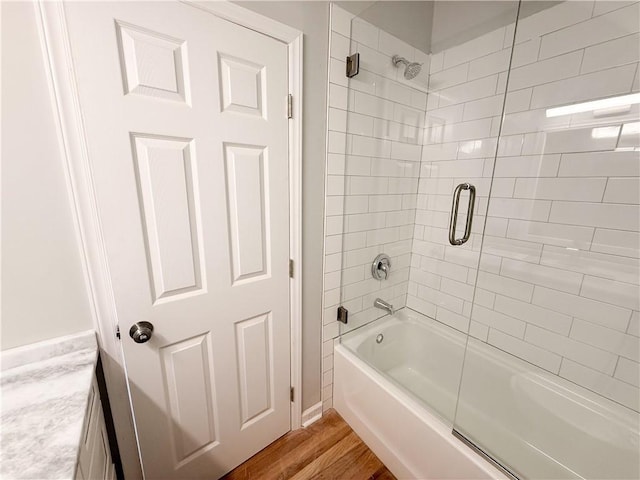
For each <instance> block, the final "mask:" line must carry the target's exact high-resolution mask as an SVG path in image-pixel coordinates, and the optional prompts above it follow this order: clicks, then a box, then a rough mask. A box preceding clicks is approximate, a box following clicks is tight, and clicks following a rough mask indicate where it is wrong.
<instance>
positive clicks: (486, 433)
mask: <svg viewBox="0 0 640 480" xmlns="http://www.w3.org/2000/svg"><path fill="white" fill-rule="evenodd" d="M525 6H526V3H523V4H522V8H525ZM525 14H526V11H521V14H520V18H519V21H518V25H517V30H516V34H515V47H514V53H513V58H512V61H511V70H510V75H509V79H508V86H507V95H506V101H505V112H504V119H503V123H502V125H501V131H500V137H499V145H498V153H497V157H496V159H495V164H494V167H493V172H492V177H493V185H492V188H491V194H490V198H489V202H488V210H487V217H486V225H487V226H486V229H485V235H484V238H483V244H482V250H481V260H480V269H479V272H478V278H477V283H476V290H475V295H474V298H473V305H472V311H471V326H470V331H469V337H468V342H467V348H466V356H465V361H464V368H463V373H462V379H461V384H460V390H459V398H458V405H457V411H456V416H455V422H454V432H455V433H456V434H458V435H459V436H461V437H462V438H464V439H466V440H467V441H469V442H470V443H472V444H473V445H475V446H476V447H477V448H478V449H480V450H481V451H482V452H484V453H485V454H487V455H488V456H490V457H491V458H492V459H494V460H496V461H497V462H498V463H499V464H501V465H502V466H504V467H505V468H506V469H507V470H508V471H510V472H511V473H513V474H514V475H515V476H517V477H519V478H532V479H533V478H536V479H538V478H549V479H551V478H553V479H558V478H563V479H564V478H593V479H596V478H598V479H602V478H611V479H626V478H629V479H631V478H634V479H637V478H639V477H640V471H639V469H640V453H639V452H640V444H639V417H638V411H639V410H640V405H639V404H640V393H639V389H638V387H639V385H640V369H639V365H638V361H639V360H640V339H639V338H638V337H639V335H640V314H639V312H638V311H639V310H640V295H639V292H640V290H639V284H640V263H639V257H640V234H639V228H640V206H639V205H640V156H639V155H640V151H639V150H640V117H639V112H640V110H639V107H640V93H638V92H639V91H640V86H639V79H638V75H639V72H638V61H639V59H640V52H639V49H640V41H639V34H638V30H639V27H640V23H639V22H638V18H640V9H639V4H638V3H629V2H610V1H596V2H585V1H577V2H562V3H559V4H551V6H549V7H548V8H545V9H544V10H542V11H539V12H537V13H534V14H531V15H526V16H525Z"/></svg>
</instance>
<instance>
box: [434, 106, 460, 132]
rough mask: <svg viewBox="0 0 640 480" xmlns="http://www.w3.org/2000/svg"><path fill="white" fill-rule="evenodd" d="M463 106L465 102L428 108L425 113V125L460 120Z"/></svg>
mask: <svg viewBox="0 0 640 480" xmlns="http://www.w3.org/2000/svg"><path fill="white" fill-rule="evenodd" d="M465 108H466V105H465V104H460V105H452V106H450V107H444V108H436V109H435V110H430V111H429V112H428V113H427V115H426V126H427V127H430V126H431V125H442V124H446V123H458V122H461V121H462V113H463V111H464V109H465Z"/></svg>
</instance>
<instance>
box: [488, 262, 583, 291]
mask: <svg viewBox="0 0 640 480" xmlns="http://www.w3.org/2000/svg"><path fill="white" fill-rule="evenodd" d="M500 274H501V275H504V276H506V277H510V278H515V279H517V280H522V281H525V282H529V283H534V284H536V285H541V286H544V287H549V288H553V289H555V290H560V291H563V292H568V293H574V294H577V293H578V292H579V291H580V284H581V283H582V274H580V273H576V272H567V271H566V270H561V269H558V268H551V267H546V266H543V265H535V264H531V263H528V262H520V261H518V260H512V259H509V258H505V259H503V260H502V267H501V269H500Z"/></svg>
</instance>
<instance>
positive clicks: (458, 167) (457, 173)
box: [431, 159, 484, 178]
mask: <svg viewBox="0 0 640 480" xmlns="http://www.w3.org/2000/svg"><path fill="white" fill-rule="evenodd" d="M431 167H432V170H431V177H435V178H458V177H481V176H482V171H483V168H484V160H483V159H472V160H450V161H443V162H433V163H432V164H431Z"/></svg>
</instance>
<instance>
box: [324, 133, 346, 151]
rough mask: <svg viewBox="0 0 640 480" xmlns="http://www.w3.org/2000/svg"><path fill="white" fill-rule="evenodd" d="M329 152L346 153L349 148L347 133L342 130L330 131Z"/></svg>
mask: <svg viewBox="0 0 640 480" xmlns="http://www.w3.org/2000/svg"><path fill="white" fill-rule="evenodd" d="M328 137H329V141H328V152H329V153H340V154H342V155H344V154H345V152H346V148H347V135H346V134H344V133H342V132H329V134H328Z"/></svg>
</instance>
